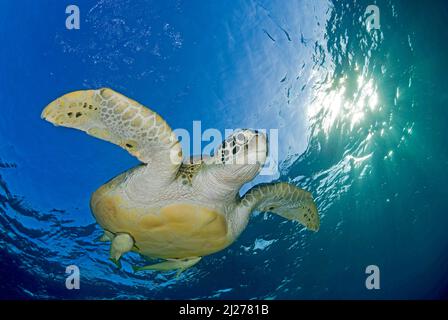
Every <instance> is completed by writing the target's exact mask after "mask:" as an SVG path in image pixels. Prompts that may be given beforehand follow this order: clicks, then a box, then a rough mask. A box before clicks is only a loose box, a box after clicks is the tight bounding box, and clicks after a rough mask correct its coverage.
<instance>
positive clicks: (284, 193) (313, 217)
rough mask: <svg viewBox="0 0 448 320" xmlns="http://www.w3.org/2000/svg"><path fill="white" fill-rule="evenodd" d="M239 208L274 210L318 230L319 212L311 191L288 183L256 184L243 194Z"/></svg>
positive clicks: (248, 211) (246, 209) (263, 210)
mask: <svg viewBox="0 0 448 320" xmlns="http://www.w3.org/2000/svg"><path fill="white" fill-rule="evenodd" d="M239 210H241V211H243V212H244V211H245V212H247V214H249V213H250V212H252V211H254V210H256V211H261V212H274V213H276V214H278V215H280V216H282V217H284V218H286V219H289V220H296V221H298V222H300V223H301V224H303V225H304V226H305V227H307V228H308V229H310V230H313V231H317V230H319V225H320V221H319V214H318V212H317V206H316V203H315V202H314V200H313V197H312V195H311V193H309V192H308V191H305V190H303V189H300V188H298V187H296V186H294V185H291V184H289V183H284V182H279V183H266V184H259V185H256V186H255V187H253V188H252V189H250V190H249V191H248V192H247V193H246V194H245V195H244V196H243V198H242V199H241V203H240V205H239Z"/></svg>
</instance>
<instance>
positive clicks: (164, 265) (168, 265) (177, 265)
mask: <svg viewBox="0 0 448 320" xmlns="http://www.w3.org/2000/svg"><path fill="white" fill-rule="evenodd" d="M199 260H201V257H194V258H188V259H170V260H167V261H164V262H160V263H156V264H151V265H149V266H144V267H136V266H133V267H132V269H133V270H134V272H138V271H144V270H157V271H170V270H178V272H177V275H179V274H180V273H181V272H183V271H185V270H186V269H188V268H190V267H192V266H194V265H195V264H196V263H198V262H199Z"/></svg>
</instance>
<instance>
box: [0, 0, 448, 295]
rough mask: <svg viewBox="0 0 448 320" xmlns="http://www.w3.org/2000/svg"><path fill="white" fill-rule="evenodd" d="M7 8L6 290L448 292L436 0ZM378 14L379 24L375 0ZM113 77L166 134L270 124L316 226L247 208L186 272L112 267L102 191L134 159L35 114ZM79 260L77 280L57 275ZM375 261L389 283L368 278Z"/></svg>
mask: <svg viewBox="0 0 448 320" xmlns="http://www.w3.org/2000/svg"><path fill="white" fill-rule="evenodd" d="M70 4H76V5H77V6H78V7H79V8H80V13H81V25H80V29H79V30H67V29H66V28H65V19H66V17H67V14H66V13H65V9H66V6H67V5H68V3H66V2H64V1H62V2H61V1H57V2H56V1H50V0H41V1H2V2H1V3H0V43H2V45H1V47H0V106H1V107H0V108H1V109H0V110H1V114H0V230H1V233H0V268H1V269H0V298H2V299H46V298H59V299H117V298H119V299H345V298H352V299H353V298H355V299H415V298H424V299H427V298H446V297H447V295H448V277H447V276H446V270H448V236H447V234H446V226H447V223H448V214H447V212H446V208H447V206H446V203H445V201H446V199H448V188H447V187H446V181H447V180H448V174H447V170H446V168H447V165H448V148H447V142H446V125H447V123H448V119H447V118H448V112H447V111H446V107H447V105H448V86H447V79H446V70H448V68H447V67H448V63H447V60H446V56H447V54H448V47H447V40H448V31H447V28H446V21H447V19H448V5H447V3H446V2H445V1H435V0H434V1H430V2H423V1H405V0H402V1H399V0H378V1H373V3H372V1H337V0H334V1H327V0H316V1H315V0H297V1H263V0H260V1H250V0H249V1H226V2H224V1H215V0H213V1H181V0H176V1H171V0H170V1H143V0H136V1H135V0H114V1H112V0H95V1H87V0H76V1H73V3H70ZM371 4H374V5H376V6H377V7H378V8H379V13H380V27H379V29H372V30H367V28H366V22H365V19H366V15H365V10H366V8H367V6H369V5H371ZM99 87H111V88H114V89H115V90H117V91H120V92H122V93H123V94H126V95H127V96H129V97H132V98H134V99H136V100H137V101H140V102H141V103H143V104H145V105H147V106H148V107H151V108H152V109H153V110H155V111H157V112H158V113H160V114H161V115H162V116H163V117H164V118H165V119H166V120H167V122H168V123H169V124H170V125H171V126H172V127H173V128H185V129H188V130H192V123H193V121H196V120H199V121H201V125H202V127H203V128H204V129H205V128H217V129H219V130H224V129H225V128H238V127H255V128H267V129H271V128H272V129H278V134H279V139H278V142H279V146H278V152H279V173H278V174H276V175H273V176H263V177H260V178H258V179H257V180H256V181H254V182H260V181H288V182H291V183H294V184H296V185H298V186H300V187H302V188H305V189H308V190H310V191H311V192H312V193H313V195H314V196H315V198H316V201H317V203H318V206H319V211H320V216H321V228H320V230H319V232H317V233H312V232H309V231H307V230H305V229H303V228H302V227H301V226H300V225H298V224H296V223H293V222H290V221H286V220H284V219H282V218H281V217H279V216H276V215H268V214H266V215H265V214H255V215H254V216H253V217H252V218H251V221H250V224H249V226H248V227H247V229H246V230H245V232H244V233H243V234H242V235H241V237H240V238H239V239H238V240H237V241H236V242H235V243H234V244H233V245H232V246H230V247H229V248H228V249H226V250H223V251H221V252H219V253H216V254H214V255H211V256H208V257H206V258H204V259H203V260H202V261H201V262H200V263H199V264H198V265H196V266H194V267H193V268H191V269H189V270H187V271H186V272H184V273H182V274H181V275H180V276H179V277H178V278H176V277H175V272H174V273H173V272H171V273H170V272H169V273H156V272H148V273H139V274H134V273H132V271H131V269H130V267H129V265H130V264H131V263H135V262H139V261H141V258H139V257H138V256H136V255H129V256H126V257H125V258H124V259H123V266H124V268H123V270H118V269H117V268H116V267H115V266H114V265H113V264H112V263H111V262H110V261H108V245H107V244H98V243H97V242H95V239H96V238H97V237H98V236H99V235H100V234H101V230H100V228H99V227H98V225H97V224H96V223H95V220H94V218H93V217H92V215H91V213H90V209H89V198H90V195H91V193H92V192H93V191H95V190H96V189H97V188H98V187H99V186H100V185H102V184H103V183H105V182H106V181H108V180H109V179H110V178H112V177H114V176H116V175H117V174H119V173H121V172H123V171H125V170H127V169H128V168H130V167H132V166H134V165H136V164H137V163H138V161H137V160H136V159H135V158H133V157H131V156H130V155H129V154H127V153H126V152H125V151H123V150H122V149H120V148H119V147H117V146H114V145H112V144H109V143H107V142H105V141H101V140H98V139H94V138H92V137H89V136H87V135H86V134H84V133H82V132H79V131H76V130H69V129H64V128H55V127H53V126H52V125H50V124H49V123H47V122H45V121H43V120H41V119H40V113H41V111H42V109H43V108H44V107H45V106H46V104H48V103H49V102H50V101H52V100H53V99H55V98H57V97H59V96H60V95H62V94H64V93H67V92H70V91H74V90H79V89H88V88H99ZM69 265H77V266H78V267H79V269H80V272H81V288H80V290H67V289H66V287H65V279H66V277H67V274H66V273H65V270H66V267H67V266H69ZM369 265H376V266H378V267H379V270H380V275H381V276H380V281H381V286H380V289H378V290H367V289H366V286H365V280H366V278H367V276H368V275H367V274H366V273H365V269H366V267H367V266H369Z"/></svg>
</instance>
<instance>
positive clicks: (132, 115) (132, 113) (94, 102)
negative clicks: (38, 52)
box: [42, 88, 182, 179]
mask: <svg viewBox="0 0 448 320" xmlns="http://www.w3.org/2000/svg"><path fill="white" fill-rule="evenodd" d="M42 118H43V119H45V120H47V121H49V122H51V123H53V124H54V125H57V126H64V127H69V128H75V129H78V130H82V131H84V132H86V133H88V134H89V135H92V136H94V137H97V138H99V139H102V140H106V141H109V142H112V143H114V144H117V145H119V146H121V147H122V148H124V149H126V150H127V151H128V152H129V153H130V154H132V155H134V156H135V157H137V158H138V159H139V160H140V161H142V162H143V163H146V164H148V165H151V164H153V166H154V167H155V165H156V164H157V166H156V167H155V168H154V169H155V170H157V172H158V173H160V172H166V174H165V175H164V176H166V178H168V179H169V178H174V177H175V176H176V173H177V170H178V168H179V166H180V164H181V162H182V150H181V146H180V143H179V141H178V140H177V138H176V135H175V134H174V132H173V131H172V130H171V128H170V127H169V126H168V124H167V123H166V122H165V121H164V120H163V119H162V118H161V117H160V116H159V115H158V114H157V113H155V112H154V111H152V110H150V109H148V108H146V107H144V106H143V105H141V104H140V103H138V102H136V101H134V100H132V99H129V98H127V97H125V96H124V95H122V94H120V93H118V92H115V91H114V90H112V89H108V88H103V89H98V90H81V91H75V92H71V93H68V94H66V95H63V96H62V97H60V98H58V99H56V100H54V101H53V102H52V103H50V104H49V105H48V106H47V107H46V108H45V109H44V110H43V112H42Z"/></svg>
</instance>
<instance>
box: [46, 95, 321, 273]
mask: <svg viewBox="0 0 448 320" xmlns="http://www.w3.org/2000/svg"><path fill="white" fill-rule="evenodd" d="M42 118H43V119H45V120H47V121H49V122H51V123H53V124H54V125H56V126H64V127H70V128H76V129H79V130H82V131H85V132H87V133H88V134H89V135H92V136H94V137H97V138H100V139H103V140H106V141H109V142H112V143H114V144H117V145H119V146H121V147H122V148H124V149H126V150H127V151H128V152H129V153H130V154H132V155H134V156H135V157H137V158H138V159H139V160H140V161H141V162H142V164H140V165H138V166H136V167H134V168H132V169H130V170H128V171H126V172H124V173H122V174H120V175H119V176H117V177H116V178H114V179H112V180H111V181H109V182H107V183H106V184H104V185H103V186H101V187H100V188H99V189H98V190H96V191H95V192H94V193H93V195H92V198H91V201H90V206H91V210H92V212H93V215H94V216H95V218H96V221H97V222H98V223H99V225H100V226H101V227H102V228H103V229H104V235H103V236H102V237H101V239H100V240H101V241H111V248H110V258H111V260H112V261H114V262H115V263H116V264H117V265H118V266H119V265H120V264H119V259H120V257H121V256H122V255H123V254H124V253H126V252H129V251H135V252H138V253H140V254H141V255H143V256H145V257H148V258H158V259H163V260H164V261H163V262H160V263H156V264H152V265H149V266H145V267H134V270H135V271H139V270H174V269H176V270H178V271H179V272H181V271H182V270H185V269H186V268H189V267H191V266H193V265H194V264H196V263H197V262H198V261H199V260H200V259H201V257H203V256H206V255H209V254H212V253H215V252H217V251H220V250H222V249H224V248H226V247H227V246H229V245H230V244H231V243H233V242H234V241H235V240H236V238H237V237H238V236H239V235H240V234H241V232H242V231H243V230H244V229H245V227H246V226H247V223H248V221H249V216H250V214H251V212H253V211H255V210H256V211H261V212H274V213H277V214H279V215H280V216H282V217H285V218H287V219H290V220H296V221H298V222H300V223H301V224H303V225H304V226H306V227H307V228H308V229H310V230H313V231H317V230H318V229H319V216H318V213H317V208H316V205H315V203H314V201H313V198H312V196H311V194H310V193H309V192H307V191H305V190H302V189H300V188H298V187H296V186H294V185H291V184H288V183H282V182H280V183H267V184H259V185H256V186H255V187H253V188H251V189H250V190H249V191H248V192H247V193H246V194H245V195H244V196H242V197H240V195H239V190H240V188H241V187H242V186H243V185H244V184H245V183H247V182H249V181H251V180H252V179H253V178H254V177H255V176H256V175H257V174H258V173H259V171H260V168H261V166H262V165H263V163H264V162H265V160H266V157H267V152H268V150H267V138H266V135H265V134H263V133H260V132H257V131H256V130H237V131H235V132H234V133H233V134H232V135H231V136H229V137H228V138H227V139H225V141H224V142H223V143H222V144H221V145H220V147H218V148H217V150H216V152H215V153H214V156H212V157H205V156H204V157H200V158H196V159H195V160H194V161H193V162H183V155H182V150H181V145H180V143H179V141H178V140H177V138H176V135H175V134H174V133H173V131H172V130H171V128H170V127H169V126H168V125H167V123H166V122H165V121H164V120H163V119H162V118H161V117H160V116H159V115H158V114H157V113H155V112H154V111H151V110H149V109H148V108H146V107H144V106H142V105H141V104H139V103H138V102H136V101H134V100H131V99H129V98H127V97H125V96H123V95H121V94H120V93H117V92H115V91H113V90H111V89H108V88H103V89H99V90H82V91H75V92H71V93H68V94H66V95H64V96H62V97H60V98H58V99H56V100H55V101H53V102H51V103H50V104H49V105H48V106H47V107H46V108H45V109H44V110H43V112H42Z"/></svg>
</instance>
